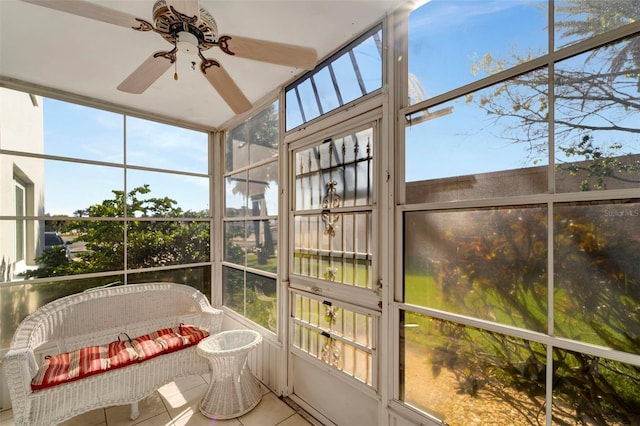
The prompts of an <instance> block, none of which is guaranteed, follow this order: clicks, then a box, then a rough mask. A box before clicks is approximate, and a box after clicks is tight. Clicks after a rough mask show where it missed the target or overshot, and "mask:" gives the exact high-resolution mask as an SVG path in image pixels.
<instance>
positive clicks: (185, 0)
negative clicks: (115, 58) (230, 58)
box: [22, 0, 317, 114]
mask: <svg viewBox="0 0 640 426" xmlns="http://www.w3.org/2000/svg"><path fill="white" fill-rule="evenodd" d="M22 1H24V2H26V3H32V4H35V5H38V6H43V7H47V8H49V9H55V10H58V11H61V12H66V13H70V14H72V15H77V16H82V17H85V18H89V19H95V20H98V21H102V22H106V23H108V24H113V25H119V26H122V27H127V28H132V29H134V30H136V31H143V32H146V31H152V32H155V33H158V34H160V35H161V36H162V37H163V38H164V39H165V40H166V41H167V42H169V43H171V44H172V45H173V48H172V49H171V50H167V51H159V52H155V53H153V54H151V56H149V58H147V60H145V61H144V62H143V63H142V64H141V65H140V66H139V67H138V68H136V69H135V70H134V71H133V73H131V74H130V75H129V76H128V77H127V78H126V79H125V80H124V81H123V82H122V83H120V85H119V86H118V90H121V91H123V92H127V93H133V94H140V93H143V92H144V91H145V90H146V89H147V88H148V87H149V86H151V85H152V84H153V83H154V82H155V81H156V80H157V79H158V78H160V76H162V75H163V74H164V73H165V72H166V71H167V70H168V69H169V68H170V67H171V64H173V63H175V61H176V58H177V55H178V53H179V52H182V53H183V54H196V55H198V57H199V58H200V70H201V71H202V73H203V74H204V76H205V78H206V79H207V80H208V81H209V83H210V84H211V85H212V86H213V87H214V89H215V90H216V91H217V92H218V93H219V94H220V96H221V97H222V99H224V101H225V102H226V103H227V104H228V105H229V107H230V108H231V109H232V110H233V111H234V112H235V113H236V114H240V113H242V112H245V111H247V110H249V109H251V102H249V100H248V99H247V98H246V96H245V95H244V93H242V90H240V88H239V87H238V85H237V84H236V83H235V82H234V81H233V79H232V78H231V76H230V75H229V73H227V71H225V69H224V68H223V67H222V65H220V63H219V62H218V61H216V60H214V59H209V58H206V57H205V56H204V54H203V52H204V51H206V50H209V49H210V48H212V47H214V46H215V47H218V48H220V50H222V51H223V52H224V53H226V54H228V55H235V56H237V57H239V58H246V59H253V60H256V61H261V62H268V63H272V64H278V65H285V66H290V67H296V68H302V69H313V67H314V66H315V65H316V61H317V53H316V51H315V49H312V48H309V47H302V46H295V45H291V44H285V43H276V42H272V41H265V40H259V39H252V38H247V37H239V36H230V35H218V27H217V25H216V21H215V20H214V19H213V16H211V14H210V13H209V12H208V11H206V10H205V9H203V8H201V7H200V4H199V1H198V0H157V1H156V2H155V4H154V6H153V14H152V16H153V23H150V22H148V21H146V20H144V19H141V18H137V17H135V16H133V15H130V14H128V13H125V12H120V11H118V10H115V9H110V8H108V7H105V6H102V5H99V4H96V3H92V2H90V1H86V0H22ZM174 78H176V79H177V74H175V75H174Z"/></svg>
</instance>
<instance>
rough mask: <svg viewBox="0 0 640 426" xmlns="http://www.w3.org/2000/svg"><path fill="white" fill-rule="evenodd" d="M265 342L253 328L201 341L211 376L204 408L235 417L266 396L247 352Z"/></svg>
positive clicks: (216, 414) (212, 413) (208, 413)
mask: <svg viewBox="0 0 640 426" xmlns="http://www.w3.org/2000/svg"><path fill="white" fill-rule="evenodd" d="M261 342H262V335H260V333H258V332H257V331H253V330H228V331H223V332H220V333H218V334H214V335H213V336H209V337H207V338H206V339H203V340H201V341H200V343H198V346H197V352H198V354H199V355H200V356H203V357H205V358H207V359H208V360H209V364H210V366H211V380H210V381H209V388H208V389H207V392H206V393H205V394H204V396H203V397H202V400H201V401H200V412H201V413H202V414H204V415H205V416H207V417H209V418H211V419H231V418H234V417H239V416H241V415H243V414H245V413H248V412H249V411H251V410H252V409H253V408H254V407H255V406H256V405H258V403H259V402H260V400H261V399H262V392H261V389H260V383H258V380H256V378H255V377H254V376H253V374H251V371H250V370H249V366H248V365H247V354H248V353H249V351H250V350H251V349H253V348H255V347H256V346H258V345H259V344H260V343H261Z"/></svg>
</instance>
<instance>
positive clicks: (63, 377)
mask: <svg viewBox="0 0 640 426" xmlns="http://www.w3.org/2000/svg"><path fill="white" fill-rule="evenodd" d="M208 335H209V333H208V332H207V331H206V330H201V329H199V328H197V327H195V326H192V325H184V324H180V328H179V331H178V332H177V333H176V331H175V330H174V329H172V328H164V329H162V330H157V331H154V332H153V333H149V334H145V335H144V336H140V337H136V338H135V339H133V340H129V339H126V340H123V341H120V340H118V341H115V342H111V343H109V344H108V345H102V346H90V347H86V348H82V349H78V350H76V351H73V352H67V353H63V354H58V355H54V356H47V357H46V358H45V361H44V363H43V364H42V366H41V367H40V368H39V369H38V372H37V373H36V375H35V377H34V378H33V380H32V381H31V389H33V390H34V391H35V390H39V389H45V388H48V387H51V386H55V385H59V384H61V383H66V382H71V381H74V380H78V379H82V378H83V377H87V376H91V375H93V374H98V373H102V372H104V371H107V370H109V369H115V368H121V367H125V366H127V365H129V364H132V363H134V362H140V361H144V360H146V359H150V358H153V357H155V356H158V355H161V354H163V353H169V352H174V351H177V350H180V349H182V348H185V347H187V346H192V345H195V344H196V343H198V342H199V341H200V340H202V339H204V338H205V337H207V336H208Z"/></svg>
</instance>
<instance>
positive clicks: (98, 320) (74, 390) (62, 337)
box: [2, 283, 222, 426]
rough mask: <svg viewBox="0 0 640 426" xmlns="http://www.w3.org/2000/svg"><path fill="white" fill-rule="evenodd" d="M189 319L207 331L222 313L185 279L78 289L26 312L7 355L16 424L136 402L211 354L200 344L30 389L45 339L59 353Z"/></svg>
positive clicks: (203, 364)
mask: <svg viewBox="0 0 640 426" xmlns="http://www.w3.org/2000/svg"><path fill="white" fill-rule="evenodd" d="M181 323H183V324H191V325H194V326H197V327H199V328H202V329H204V330H207V331H208V332H209V333H210V334H215V333H217V332H219V331H220V327H221V325H222V311H221V310H219V309H215V308H213V307H211V305H210V304H209V302H208V300H207V299H206V297H205V296H204V295H203V294H202V293H201V292H199V291H198V290H196V289H194V288H192V287H189V286H186V285H181V284H167V283H154V284H132V285H126V286H120V287H111V288H104V289H99V290H93V291H89V292H85V293H79V294H74V295H71V296H67V297H64V298H61V299H58V300H56V301H53V302H51V303H49V304H47V305H45V306H43V307H41V308H40V309H38V310H37V311H36V312H34V313H33V314H31V315H30V316H28V317H27V318H26V319H25V320H24V321H23V322H22V323H21V324H20V325H19V326H18V329H17V330H16V333H15V335H14V337H13V340H12V342H11V347H10V349H9V352H8V353H7V354H6V355H5V357H4V359H3V361H2V367H3V368H4V371H5V377H6V379H7V384H8V386H9V393H10V396H11V403H12V405H13V415H14V420H15V424H16V425H29V426H32V425H52V424H56V423H60V422H62V421H64V420H67V419H69V418H72V417H75V416H77V415H79V414H81V413H84V412H86V411H90V410H94V409H97V408H102V407H108V406H113V405H124V404H131V416H132V419H133V418H135V417H137V416H138V408H137V403H138V401H140V400H141V399H143V398H145V397H147V396H148V395H150V394H151V393H153V392H154V391H155V390H156V389H158V388H159V387H161V386H163V385H164V384H166V383H169V382H171V381H173V380H174V379H175V378H177V377H182V376H188V375H192V374H204V373H207V372H208V371H209V364H208V363H207V360H206V359H204V358H202V357H201V356H199V355H198V354H197V352H196V346H195V345H194V346H189V347H186V348H183V349H180V350H178V351H175V352H171V353H166V354H162V355H159V356H156V357H154V358H150V359H148V360H144V361H142V362H136V363H133V364H130V365H127V366H126V367H122V368H117V369H113V370H108V371H106V372H102V373H99V374H95V375H91V376H88V377H84V378H82V379H79V380H75V381H71V382H68V383H63V384H59V385H56V386H53V387H48V388H46V389H40V390H37V391H33V390H32V387H31V381H32V378H33V377H34V376H35V375H36V372H37V371H38V363H37V359H36V353H37V352H38V350H39V348H41V347H42V346H43V345H45V347H47V348H49V347H52V348H54V350H52V351H47V354H51V355H55V354H56V353H64V352H71V351H75V350H77V349H80V348H85V347H88V346H93V345H104V344H107V343H109V342H111V341H113V340H114V339H116V338H117V336H119V335H122V333H126V334H127V335H128V336H131V337H134V336H142V335H145V334H147V333H152V332H154V331H156V330H160V329H162V328H167V327H178V326H179V325H180V324H181Z"/></svg>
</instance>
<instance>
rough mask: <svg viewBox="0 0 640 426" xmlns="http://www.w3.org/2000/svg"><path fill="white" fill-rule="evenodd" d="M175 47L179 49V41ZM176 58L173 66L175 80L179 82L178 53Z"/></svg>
mask: <svg viewBox="0 0 640 426" xmlns="http://www.w3.org/2000/svg"><path fill="white" fill-rule="evenodd" d="M175 46H176V49H177V48H178V40H177V39H176V41H175ZM175 58H176V60H175V61H173V65H174V67H175V68H174V71H173V79H174V80H176V81H177V80H178V55H177V53H176V56H175Z"/></svg>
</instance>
